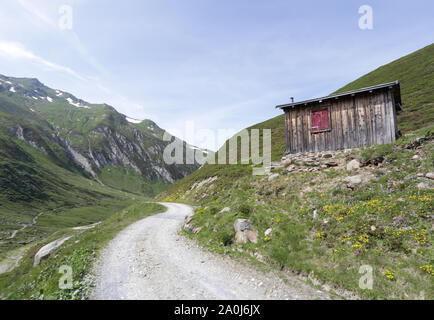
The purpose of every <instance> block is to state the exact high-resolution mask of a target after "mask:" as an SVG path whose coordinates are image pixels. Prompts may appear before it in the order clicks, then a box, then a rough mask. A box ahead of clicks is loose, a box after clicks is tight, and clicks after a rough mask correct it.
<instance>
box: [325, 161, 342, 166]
mask: <svg viewBox="0 0 434 320" xmlns="http://www.w3.org/2000/svg"><path fill="white" fill-rule="evenodd" d="M325 165H326V167H337V166H338V165H339V164H338V163H337V162H336V161H327V162H326V163H325Z"/></svg>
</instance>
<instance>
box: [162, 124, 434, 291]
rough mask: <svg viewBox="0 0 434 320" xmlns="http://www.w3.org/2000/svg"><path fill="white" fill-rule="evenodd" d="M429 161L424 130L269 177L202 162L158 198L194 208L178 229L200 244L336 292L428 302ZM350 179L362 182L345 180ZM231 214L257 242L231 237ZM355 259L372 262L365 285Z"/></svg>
mask: <svg viewBox="0 0 434 320" xmlns="http://www.w3.org/2000/svg"><path fill="white" fill-rule="evenodd" d="M415 156H417V157H415ZM433 158H434V128H433V127H431V128H426V129H421V130H419V131H416V132H415V133H413V134H412V135H409V136H405V137H403V138H401V139H400V140H399V141H397V142H395V143H393V144H389V145H381V146H373V147H370V148H367V149H364V150H361V151H353V152H350V153H347V154H343V155H342V156H341V158H340V159H338V160H339V161H340V160H343V161H345V162H348V161H350V160H351V159H359V160H360V161H361V162H362V163H365V164H368V163H379V164H378V165H373V164H370V165H367V166H364V167H362V168H360V169H358V170H355V171H351V172H349V171H347V170H346V169H345V167H336V168H326V169H324V168H321V169H319V170H317V171H315V172H309V169H310V168H311V167H310V166H309V165H303V164H298V165H299V166H301V168H304V169H303V170H301V171H298V172H288V171H286V168H285V169H279V170H277V171H275V172H274V173H277V174H279V176H278V177H277V178H275V179H274V180H271V181H270V180H269V179H268V176H265V177H263V176H253V175H252V174H251V169H252V167H251V166H247V165H246V166H241V165H240V166H229V165H228V166H226V168H222V167H216V166H207V167H204V168H203V169H201V170H198V171H197V172H196V173H194V174H193V176H194V178H195V179H192V177H187V178H186V179H185V180H186V181H185V183H182V184H178V186H179V187H178V188H176V189H173V190H172V193H171V194H169V195H168V196H167V197H166V199H165V200H166V201H180V202H189V203H192V204H196V205H198V206H199V208H198V209H197V210H196V212H195V216H194V218H193V220H192V223H191V224H192V227H193V228H196V227H201V228H202V229H201V231H200V232H199V233H197V234H188V235H189V236H191V237H194V238H196V239H197V240H198V241H199V242H200V243H201V244H202V245H203V246H205V247H207V248H208V249H210V250H213V251H217V252H221V253H225V254H230V255H235V256H238V255H241V256H243V257H246V258H249V259H250V258H251V257H254V259H258V260H260V261H262V262H265V263H267V264H272V265H275V266H276V267H277V268H283V269H285V270H287V271H288V272H295V273H298V274H302V275H304V276H306V277H309V279H311V281H313V283H317V284H321V285H323V287H322V288H323V289H324V288H325V290H329V291H330V292H331V293H335V294H338V295H341V294H343V292H345V291H349V292H356V293H357V295H358V296H360V297H364V298H373V299H433V298H434V286H433V285H432V284H433V276H434V273H433V269H432V265H433V264H434V249H433V248H434V230H433V228H432V225H433V218H434V217H433V215H432V213H433V212H434V210H433V209H434V208H433V205H434V201H433V196H434V189H433V186H434V181H432V180H431V179H430V178H428V177H425V175H426V174H427V173H429V172H431V174H434V164H433V162H432V159H433ZM352 176H360V177H361V179H363V181H364V182H362V183H358V184H355V185H352V184H350V183H348V182H347V181H346V179H347V178H348V177H352ZM364 179H368V180H369V181H368V180H366V181H365V180H364ZM421 183H422V184H424V185H423V186H421V185H420V184H421ZM225 207H228V208H230V209H229V210H228V211H224V212H221V210H222V209H223V208H225ZM236 219H249V220H250V221H251V223H252V224H253V226H254V230H256V231H258V243H256V244H255V243H246V244H237V243H235V232H234V227H233V225H234V222H235V220H236ZM270 228H271V230H272V231H271V233H270V234H269V235H266V234H265V231H266V230H267V229H270ZM363 265H369V266H371V267H372V268H373V276H374V287H373V289H372V290H363V289H361V288H359V286H358V283H359V282H358V281H359V279H360V277H361V275H360V274H359V269H360V267H361V266H363ZM346 296H347V295H346Z"/></svg>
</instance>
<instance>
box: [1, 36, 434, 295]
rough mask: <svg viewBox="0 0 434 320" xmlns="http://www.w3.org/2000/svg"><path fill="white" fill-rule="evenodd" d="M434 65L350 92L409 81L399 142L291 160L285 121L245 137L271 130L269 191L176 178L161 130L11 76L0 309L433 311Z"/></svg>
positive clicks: (243, 174)
mask: <svg viewBox="0 0 434 320" xmlns="http://www.w3.org/2000/svg"><path fill="white" fill-rule="evenodd" d="M433 50H434V45H433V44H431V45H429V46H427V47H425V48H423V49H421V50H418V51H416V52H414V53H413V54H410V55H408V56H406V57H403V58H401V59H398V60H396V61H393V62H391V63H390V64H387V65H385V66H383V67H380V68H379V69H377V70H374V71H373V72H371V73H369V74H367V75H365V76H363V77H361V78H359V79H357V80H355V81H354V82H352V83H350V84H348V85H347V86H345V87H344V88H342V89H340V90H338V91H337V92H343V91H348V90H353V89H358V88H361V87H366V86H371V85H376V84H379V83H384V82H388V81H394V80H397V79H399V81H400V83H401V86H402V89H401V90H402V101H403V108H404V111H403V112H401V113H399V114H398V125H399V129H400V130H401V132H402V133H403V136H402V137H401V138H400V139H398V140H397V141H396V142H393V143H391V144H385V145H374V146H370V147H367V148H361V149H352V150H341V151H338V152H323V153H315V154H310V155H308V154H299V155H297V156H286V155H285V154H284V149H285V143H286V142H285V123H284V118H283V116H278V117H275V118H273V119H269V120H266V121H264V122H262V123H259V124H256V125H253V126H251V127H249V128H247V130H248V131H249V132H251V130H252V129H271V160H272V163H271V172H270V174H269V175H265V176H254V175H252V172H253V169H254V168H255V164H254V163H253V162H249V163H248V164H241V162H240V161H241V155H240V154H239V155H238V156H239V158H240V160H239V161H238V160H237V161H238V162H239V163H237V164H231V165H224V164H204V165H201V164H200V163H197V162H196V161H195V162H193V163H190V164H183V163H176V162H174V163H173V164H167V163H166V162H165V161H164V157H163V154H164V150H165V148H166V147H167V146H168V145H169V143H170V141H165V140H164V139H163V136H164V132H165V131H164V129H162V128H160V127H159V126H158V125H157V124H156V123H155V122H153V121H152V120H143V121H141V120H136V119H132V118H130V117H127V116H125V115H123V114H121V113H119V112H118V111H116V109H115V108H113V107H111V106H109V105H107V104H93V103H89V102H86V101H84V100H82V99H79V98H77V97H75V96H74V95H72V94H70V93H67V92H66V91H63V90H57V89H52V88H49V87H47V86H45V85H44V84H42V83H41V82H39V81H38V80H37V79H34V78H14V77H8V76H0V190H1V193H0V272H1V273H0V298H1V299H77V300H79V299H89V298H94V299H144V298H145V299H172V298H174V299H181V298H182V299H235V298H242V299H317V298H318V299H331V298H332V299H333V298H344V299H358V298H361V299H433V297H434V292H433V286H432V279H433V278H432V276H433V272H432V264H433V262H434V256H433V254H434V251H433V241H434V238H433V235H434V234H433V232H434V229H433V215H432V212H433V198H432V196H433V186H434V180H433V174H434V173H433V172H434V163H433V159H434V144H433V141H434V140H433V139H434V131H433V130H434V129H433V121H434V118H433V116H434V112H433V110H434V105H433V101H434V97H433V96H432V93H433V90H432V88H433V83H434V51H433ZM260 132H263V131H262V130H261V131H260ZM261 140H262V135H261V134H260V141H261ZM181 143H182V146H183V147H185V148H187V149H189V150H190V151H191V150H197V149H198V148H196V147H195V146H191V145H189V144H188V142H185V141H182V142H181ZM222 148H226V151H228V146H227V145H226V144H225V145H224V146H222ZM222 150H223V149H220V150H219V151H220V152H222ZM199 151H202V152H203V153H207V154H208V151H207V150H204V149H199ZM260 151H262V149H260ZM237 152H238V153H239V152H240V148H237ZM218 154H219V152H217V154H216V156H218ZM227 154H228V153H227ZM189 205H191V206H192V207H190V206H189ZM166 210H167V211H166ZM163 212H164V213H163ZM185 216H188V218H187V219H184V217H185ZM90 225H92V227H91V228H89V227H88V226H90ZM240 226H243V228H241V227H240ZM59 239H67V240H65V242H64V243H63V244H62V245H61V246H60V247H59V248H57V249H55V250H54V251H53V252H52V253H51V254H50V255H48V256H47V257H44V259H43V260H42V261H41V263H40V264H38V265H35V266H34V261H35V256H36V255H37V253H38V252H39V250H40V249H41V248H43V247H44V246H45V245H47V244H50V243H53V242H55V241H57V240H59ZM185 257H188V259H185ZM62 265H68V266H71V267H72V268H73V270H74V273H73V285H72V288H69V289H65V290H63V289H59V278H60V276H61V274H60V273H59V272H58V270H59V268H60V267H61V266H62ZM366 266H368V267H369V268H371V269H369V268H368V269H369V270H372V276H373V279H374V286H373V288H372V289H369V290H366V288H364V287H363V286H360V282H359V280H360V278H361V277H362V276H363V270H367V269H366V268H364V267H366ZM361 270H362V271H361ZM174 274H176V275H178V276H179V278H180V279H181V280H179V279H175V278H174V276H173V275H174ZM282 277H283V278H285V279H286V280H285V281H283V280H282ZM113 279H114V280H113ZM251 279H254V280H251Z"/></svg>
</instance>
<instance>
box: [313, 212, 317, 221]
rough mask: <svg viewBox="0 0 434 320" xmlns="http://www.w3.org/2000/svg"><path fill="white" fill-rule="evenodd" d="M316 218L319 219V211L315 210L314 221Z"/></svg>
mask: <svg viewBox="0 0 434 320" xmlns="http://www.w3.org/2000/svg"><path fill="white" fill-rule="evenodd" d="M316 218H318V210H316V209H315V210H313V219H314V220H315V219H316Z"/></svg>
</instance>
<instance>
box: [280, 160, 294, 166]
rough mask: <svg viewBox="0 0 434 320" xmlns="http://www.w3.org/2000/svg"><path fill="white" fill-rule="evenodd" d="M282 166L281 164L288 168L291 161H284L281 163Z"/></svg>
mask: <svg viewBox="0 0 434 320" xmlns="http://www.w3.org/2000/svg"><path fill="white" fill-rule="evenodd" d="M282 164H283V166H284V167H288V166H290V165H291V164H292V160H291V159H285V160H284V161H283V162H282Z"/></svg>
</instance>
